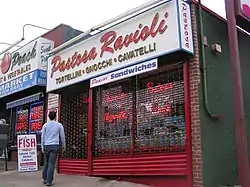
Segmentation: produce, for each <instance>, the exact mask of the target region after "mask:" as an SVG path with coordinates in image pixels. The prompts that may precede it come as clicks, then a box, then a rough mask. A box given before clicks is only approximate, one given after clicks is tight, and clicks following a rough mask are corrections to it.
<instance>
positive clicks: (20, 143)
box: [18, 138, 23, 147]
mask: <svg viewBox="0 0 250 187" xmlns="http://www.w3.org/2000/svg"><path fill="white" fill-rule="evenodd" d="M22 144H23V139H21V138H19V140H18V147H21V145H22Z"/></svg>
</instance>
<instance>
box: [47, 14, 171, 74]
mask: <svg viewBox="0 0 250 187" xmlns="http://www.w3.org/2000/svg"><path fill="white" fill-rule="evenodd" d="M167 17H168V12H166V13H165V14H164V18H163V19H162V20H159V13H156V14H155V15H154V17H153V19H152V22H151V25H145V26H143V24H142V23H139V25H138V27H137V29H136V30H135V31H134V32H131V33H128V34H125V35H118V36H117V33H116V31H108V32H107V33H105V34H104V35H103V36H102V37H101V38H100V42H101V44H102V46H101V52H100V57H101V58H102V57H103V55H104V53H105V52H108V53H112V54H113V53H114V52H115V51H118V50H121V49H122V48H124V47H128V46H129V45H130V44H131V43H134V44H137V43H138V42H139V41H145V40H147V39H148V38H149V37H152V38H154V37H155V36H156V35H157V34H163V33H164V32H165V31H166V30H167V28H168V25H167V24H166V18H167ZM96 57H97V50H96V47H92V48H91V50H90V51H89V50H84V52H83V53H81V54H78V52H75V53H74V54H73V55H72V56H71V57H69V58H68V59H67V60H62V59H61V57H60V56H55V57H54V58H53V59H52V61H51V65H52V68H51V75H50V76H51V78H53V75H54V73H55V72H57V71H60V72H64V71H65V70H69V69H73V68H75V66H80V65H81V64H82V63H87V62H88V61H91V60H95V58H96Z"/></svg>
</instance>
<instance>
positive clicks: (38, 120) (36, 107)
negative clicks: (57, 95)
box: [29, 101, 44, 134]
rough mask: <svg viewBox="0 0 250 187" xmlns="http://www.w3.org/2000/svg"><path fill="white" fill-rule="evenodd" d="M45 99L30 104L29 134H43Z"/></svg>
mask: <svg viewBox="0 0 250 187" xmlns="http://www.w3.org/2000/svg"><path fill="white" fill-rule="evenodd" d="M43 109H44V106H43V101H40V102H36V103H33V104H31V105H30V113H29V134H41V130H42V126H43V117H44V116H43Z"/></svg>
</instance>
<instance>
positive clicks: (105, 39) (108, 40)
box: [100, 31, 116, 57]
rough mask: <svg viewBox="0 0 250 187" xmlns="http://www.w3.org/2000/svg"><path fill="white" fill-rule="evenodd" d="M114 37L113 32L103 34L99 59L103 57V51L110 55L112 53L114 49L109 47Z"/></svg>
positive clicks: (114, 33)
mask: <svg viewBox="0 0 250 187" xmlns="http://www.w3.org/2000/svg"><path fill="white" fill-rule="evenodd" d="M115 37H116V32H115V31H109V32H107V33H106V34H104V35H103V36H102V37H101V39H100V42H101V43H104V44H103V46H102V48H101V54H100V57H102V56H103V53H104V52H105V51H107V52H110V53H114V49H113V48H111V47H109V45H110V44H112V42H114V40H115Z"/></svg>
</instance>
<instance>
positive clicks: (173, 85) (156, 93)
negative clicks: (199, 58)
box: [136, 69, 186, 151]
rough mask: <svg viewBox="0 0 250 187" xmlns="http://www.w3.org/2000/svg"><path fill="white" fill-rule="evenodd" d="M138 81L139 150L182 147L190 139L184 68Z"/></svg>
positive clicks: (137, 140)
mask: <svg viewBox="0 0 250 187" xmlns="http://www.w3.org/2000/svg"><path fill="white" fill-rule="evenodd" d="M137 84H138V85H137V87H138V90H137V91H136V115H137V125H136V148H137V150H140V151H141V150H143V149H146V150H147V149H148V148H164V149H168V150H179V149H182V148H183V146H184V145H185V140H186V138H185V117H184V82H183V73H182V70H181V69H175V70H169V71H167V72H162V73H157V74H152V75H151V76H142V77H140V78H138V79H137Z"/></svg>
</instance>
